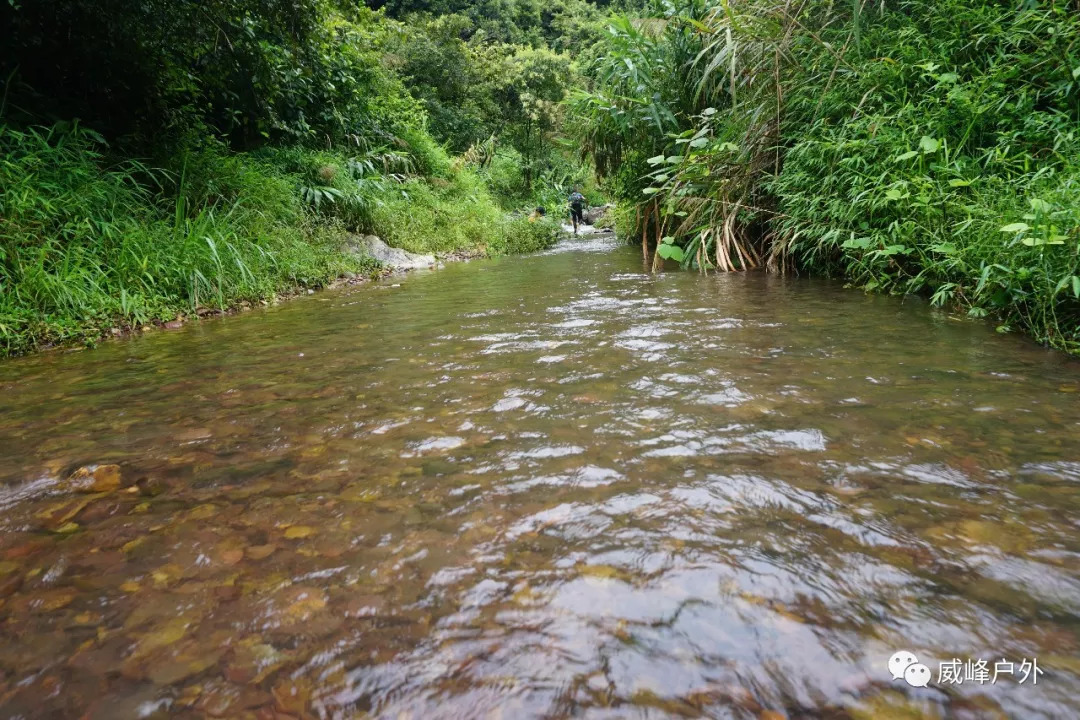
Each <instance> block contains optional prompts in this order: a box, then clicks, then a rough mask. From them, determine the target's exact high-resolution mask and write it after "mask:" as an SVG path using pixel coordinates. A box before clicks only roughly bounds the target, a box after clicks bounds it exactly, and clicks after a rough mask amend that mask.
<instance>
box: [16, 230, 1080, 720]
mask: <svg viewBox="0 0 1080 720" xmlns="http://www.w3.org/2000/svg"><path fill="white" fill-rule="evenodd" d="M1078 531H1080V363H1078V362H1076V361H1075V360H1074V359H1071V358H1068V357H1067V356H1065V355H1063V354H1059V353H1054V352H1050V351H1047V350H1045V349H1043V348H1040V347H1038V346H1036V345H1034V344H1032V343H1030V342H1029V341H1027V340H1024V339H1022V338H1019V337H1015V336H1011V335H1001V334H998V333H995V332H994V327H993V325H992V324H988V323H984V322H974V321H969V320H966V319H963V318H958V317H954V316H952V315H950V314H949V313H946V312H943V311H939V310H934V309H932V308H930V307H929V306H928V304H927V303H926V302H925V301H922V300H918V299H901V298H894V297H882V296H868V295H864V294H862V293H860V292H858V291H853V290H848V289H844V288H843V287H842V285H841V284H839V283H835V282H830V281H825V280H811V279H806V278H797V277H779V276H774V275H766V274H763V273H748V274H727V275H721V276H708V277H703V276H701V275H698V274H695V273H689V272H678V271H672V272H665V273H661V274H658V275H651V274H649V273H647V272H646V270H645V268H643V264H642V258H641V251H640V248H634V247H627V246H624V245H622V244H620V243H617V242H616V241H615V240H614V239H612V238H607V237H586V238H582V239H580V240H576V241H565V242H563V243H562V244H561V245H559V246H557V247H556V248H554V249H552V250H550V251H548V252H545V253H542V254H538V255H534V256H529V257H518V258H503V259H497V260H484V261H474V262H469V263H458V264H452V265H450V266H448V267H447V268H445V269H443V270H439V271H436V272H419V273H415V274H410V275H408V276H404V277H398V278H394V279H391V280H388V281H384V282H380V283H372V284H367V285H362V286H357V287H353V288H343V289H339V290H333V291H327V292H322V293H318V294H315V295H312V296H308V297H302V298H299V299H296V300H294V301H290V302H287V303H282V304H280V305H277V306H273V307H270V308H267V309H264V310H258V311H253V312H249V313H245V314H242V315H236V316H230V317H225V318H218V319H213V320H209V321H205V322H200V323H196V324H192V325H189V326H185V327H183V328H182V329H180V330H177V331H174V332H154V333H148V334H145V335H143V336H140V337H135V338H131V339H127V340H123V341H113V342H108V343H105V344H103V345H101V346H100V347H98V348H97V349H94V350H86V351H81V352H51V353H46V354H43V355H39V356H35V357H28V358H21V359H16V360H9V361H5V362H3V363H0V718H12V719H14V718H84V717H85V718H95V719H96V718H102V719H104V718H108V719H109V720H116V719H122V718H159V717H160V718H166V717H168V718H203V717H225V718H253V719H258V720H269V719H270V718H365V717H380V718H394V719H401V720H408V719H414V720H427V719H429V718H462V719H463V720H466V719H469V720H471V719H472V718H506V719H510V718H564V717H580V718H597V719H599V718H603V719H608V718H612V719H613V718H696V717H707V718H738V719H751V720H778V719H779V718H807V719H808V718H831V719H832V718H834V719H848V720H870V719H871V718H873V719H877V718H885V719H890V718H921V717H927V718H1025V719H1030V718H1076V717H1080V534H1078ZM900 650H906V651H910V652H912V653H914V655H915V656H917V657H918V660H919V661H920V662H921V663H923V664H925V665H926V666H927V667H929V668H930V669H931V671H932V676H933V677H932V679H931V680H930V682H929V684H928V685H927V686H926V687H915V686H912V685H911V684H910V683H909V682H908V681H906V680H904V679H903V678H900V679H894V678H893V676H892V673H891V672H890V670H889V667H888V661H889V658H890V657H891V656H892V655H893V653H895V652H897V651H900ZM953 660H956V661H957V662H958V663H961V664H964V665H966V666H967V669H969V670H970V672H969V673H968V678H966V679H965V678H964V672H963V671H961V672H960V676H961V680H962V682H959V683H956V682H951V681H950V680H951V677H947V676H945V677H943V676H942V672H943V671H944V672H948V670H947V668H953V669H955V668H956V667H957V666H955V665H950V663H951V662H952V661H953ZM979 660H985V661H988V665H983V666H980V665H978V664H977V663H978V661H979ZM1003 661H1007V662H1009V663H1011V664H1012V668H1011V672H1008V673H1006V672H1004V670H1005V669H1006V666H1004V665H1003V664H1002V665H1000V666H998V667H997V674H996V676H995V666H996V665H998V664H999V663H1002V662H1003ZM1030 661H1034V663H1036V664H1037V668H1038V670H1037V671H1034V672H1030V675H1029V676H1028V677H1027V678H1026V680H1025V681H1023V682H1021V680H1022V679H1024V675H1023V673H1022V672H1021V668H1022V667H1026V668H1027V669H1029V671H1030V670H1034V667H1035V665H1032V664H1027V665H1025V663H1026V662H1028V663H1030ZM980 668H988V669H989V673H990V677H991V678H992V679H993V681H991V679H988V678H987V677H985V676H983V675H981V672H980Z"/></svg>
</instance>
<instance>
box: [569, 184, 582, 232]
mask: <svg viewBox="0 0 1080 720" xmlns="http://www.w3.org/2000/svg"><path fill="white" fill-rule="evenodd" d="M568 203H569V205H570V219H571V220H572V221H573V223H574V237H577V234H578V225H582V224H584V223H585V216H584V215H585V196H584V195H582V194H581V190H580V189H579V188H576V187H575V188H574V192H572V193H570V198H569V200H568Z"/></svg>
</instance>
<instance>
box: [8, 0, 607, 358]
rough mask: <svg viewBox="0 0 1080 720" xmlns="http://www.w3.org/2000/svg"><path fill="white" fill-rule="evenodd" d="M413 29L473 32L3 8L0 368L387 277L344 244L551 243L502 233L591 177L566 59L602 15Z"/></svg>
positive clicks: (485, 19)
mask: <svg viewBox="0 0 1080 720" xmlns="http://www.w3.org/2000/svg"><path fill="white" fill-rule="evenodd" d="M398 9H400V10H402V11H404V10H409V11H415V10H433V11H437V12H443V13H447V12H449V13H451V14H444V15H443V16H432V15H429V14H425V15H423V16H419V15H410V16H409V18H408V21H407V22H405V23H402V22H398V21H395V20H391V19H388V18H387V17H385V15H384V14H383V13H380V12H374V11H372V10H370V9H368V8H366V7H364V6H363V5H360V4H355V3H336V2H327V1H326V0H299V1H298V2H292V1H289V2H284V0H221V2H216V3H211V4H206V3H195V2H192V1H191V0H179V1H178V2H173V3H161V2H149V3H134V4H133V3H127V4H124V3H119V4H118V3H114V2H111V1H109V0H87V1H86V2H75V0H55V1H54V2H44V0H28V1H26V2H20V3H6V4H5V3H0V26H3V27H4V28H5V30H6V31H7V32H6V34H5V39H6V40H8V42H5V43H3V44H0V77H3V78H4V85H3V88H2V93H0V243H2V244H0V291H2V295H0V352H3V353H14V352H22V351H25V350H29V349H32V348H34V347H39V346H41V345H44V344H48V343H53V342H57V341H65V340H74V339H86V340H93V339H94V338H96V337H98V336H99V335H100V334H101V333H103V332H106V331H108V330H110V329H114V328H117V327H127V326H132V325H142V324H146V323H151V322H155V321H162V320H170V319H172V318H173V317H175V316H176V315H177V314H178V313H184V314H191V313H197V312H204V311H205V310H206V308H210V307H216V308H219V309H220V308H224V307H228V306H231V305H233V304H236V303H238V302H242V301H254V300H262V299H267V298H270V297H272V296H274V295H275V294H278V293H282V292H286V293H287V292H291V291H293V290H295V289H296V288H299V287H305V286H312V285H320V284H322V283H324V282H326V281H327V280H329V279H331V278H333V277H335V276H337V275H338V274H340V273H342V272H348V271H358V270H365V269H366V268H367V267H368V265H369V264H366V263H364V262H361V261H358V260H356V259H355V258H352V257H350V256H348V254H345V253H343V252H342V249H341V248H342V239H343V238H342V236H343V235H344V233H346V232H370V233H375V234H378V235H380V236H382V237H384V238H385V239H387V240H388V241H389V242H391V243H393V244H397V245H399V246H402V247H405V248H409V249H413V250H423V251H459V250H470V251H472V250H474V249H476V248H478V247H480V248H486V249H487V250H488V251H489V252H491V253H503V252H518V251H526V250H531V249H536V248H540V247H544V246H546V245H547V244H548V243H550V242H551V241H552V240H553V239H554V237H555V233H554V227H555V225H554V223H552V222H549V221H545V222H540V223H527V222H525V221H523V220H520V219H510V218H507V217H506V216H504V214H503V210H511V209H517V208H520V207H522V206H524V205H531V204H532V203H534V202H535V201H536V198H537V197H540V196H542V197H543V198H545V199H547V198H550V199H551V201H552V203H553V204H554V203H555V201H556V196H557V194H558V193H563V192H565V189H566V187H565V186H566V183H567V182H568V181H569V178H570V177H574V178H575V179H579V178H581V177H583V175H584V174H586V173H585V172H584V171H585V168H584V167H583V166H582V165H581V164H580V163H577V162H570V161H568V160H567V153H565V152H564V151H563V150H562V149H560V148H559V147H558V145H557V141H558V139H559V134H560V131H561V129H562V113H561V101H562V99H563V97H564V96H565V94H566V92H567V89H568V88H569V87H570V86H571V85H572V84H573V83H574V82H575V79H576V76H575V74H574V71H573V63H572V60H571V58H570V56H569V55H568V54H567V52H565V50H567V49H569V48H577V47H581V44H582V43H587V42H592V41H594V40H595V38H596V36H597V35H596V33H597V32H598V31H599V25H598V23H597V18H598V13H597V11H596V10H595V8H593V6H592V5H589V4H587V3H584V2H582V1H581V0H556V3H555V4H554V5H550V4H549V5H544V6H542V5H540V4H538V3H536V2H534V1H533V0H514V1H512V2H492V3H487V4H481V5H475V4H458V5H454V4H453V3H450V4H447V5H445V6H440V7H435V6H430V7H427V6H425V7H420V6H418V5H417V6H409V7H405V6H404V5H403V6H401V7H400V8H398ZM564 33H565V36H564ZM590 38H592V39H591V40H590ZM552 48H557V50H556V49H552ZM72 116H74V117H78V118H80V119H79V121H77V122H72V121H68V120H67V118H70V117H72ZM91 127H92V128H94V131H92V130H89V129H87V128H91ZM95 131H96V132H95ZM99 133H100V134H99ZM447 147H449V148H450V149H451V150H453V151H454V152H461V151H465V150H467V149H468V151H467V152H466V153H465V156H463V157H462V158H459V159H456V160H455V159H452V158H451V157H450V155H449V153H448V151H447ZM497 154H499V155H500V156H501V157H503V158H508V160H506V161H499V160H497V159H496V155H497ZM133 158H139V159H138V160H135V159H133ZM493 161H495V162H494V165H493ZM489 182H490V183H491V184H492V186H493V187H494V188H495V194H494V195H493V193H492V192H491V190H489V187H488V185H487V183H489ZM559 202H560V203H561V199H559Z"/></svg>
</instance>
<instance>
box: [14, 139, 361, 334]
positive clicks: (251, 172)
mask: <svg viewBox="0 0 1080 720" xmlns="http://www.w3.org/2000/svg"><path fill="white" fill-rule="evenodd" d="M0 157H2V158H3V161H2V162H0V216H2V218H3V220H2V221H0V253H2V254H0V352H2V353H5V354H11V353H18V352H24V351H27V350H31V349H34V348H36V347H40V346H41V345H43V344H48V343H54V342H60V341H71V340H80V339H85V340H93V339H94V338H96V337H98V336H99V335H100V334H102V333H103V332H104V331H107V330H108V329H110V328H113V327H127V326H130V325H142V324H146V323H150V322H153V321H161V320H171V319H173V318H174V317H175V316H176V315H177V314H178V313H188V314H190V313H194V312H197V311H199V310H200V309H202V308H223V307H228V306H231V305H234V304H236V303H237V302H240V301H244V300H248V301H257V300H261V299H266V298H270V297H272V296H273V295H274V294H275V293H278V292H282V291H288V290H291V289H293V288H295V287H298V286H318V285H321V284H322V283H324V282H326V281H327V280H328V279H331V278H333V277H336V276H337V275H338V274H340V273H342V272H345V271H362V270H363V269H364V265H363V264H362V263H359V262H358V261H356V260H355V259H352V258H349V257H347V256H344V255H342V254H341V253H340V252H339V245H340V240H339V233H338V232H335V231H334V226H333V224H332V223H316V222H314V221H313V218H312V217H311V216H310V214H309V213H307V212H306V211H305V209H304V207H303V206H302V204H301V201H300V197H299V195H298V194H297V193H296V192H295V190H294V186H293V183H292V182H291V181H290V179H289V178H287V177H283V176H280V175H277V174H275V173H273V172H271V171H270V170H269V169H268V168H267V167H265V166H263V165H261V164H259V163H255V162H249V161H246V160H244V159H243V158H241V157H238V156H235V155H228V154H225V153H222V152H220V151H219V150H215V149H213V148H209V149H204V150H202V151H199V152H197V153H192V154H189V155H188V157H187V162H186V163H185V164H184V166H183V167H182V168H180V170H179V172H178V173H168V172H166V171H161V170H157V171H155V170H150V169H148V168H146V167H144V166H141V165H138V164H135V163H131V162H128V163H123V164H120V165H116V166H110V165H109V164H108V162H107V161H106V159H105V157H104V156H103V155H102V153H101V143H100V142H99V138H97V137H96V136H95V134H93V133H90V132H88V131H85V130H82V129H80V128H78V127H60V128H53V129H42V128H32V129H29V130H26V131H18V130H13V129H12V128H10V127H7V126H3V125H0ZM162 188H172V189H173V190H174V191H175V195H171V204H165V203H164V202H162V201H163V200H164V198H165V197H167V196H168V194H163V193H162V192H161V189H162Z"/></svg>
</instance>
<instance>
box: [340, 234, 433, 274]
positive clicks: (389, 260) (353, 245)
mask: <svg viewBox="0 0 1080 720" xmlns="http://www.w3.org/2000/svg"><path fill="white" fill-rule="evenodd" d="M345 247H346V250H347V251H348V252H352V253H363V254H364V255H369V256H371V257H372V258H374V259H376V260H378V261H379V262H380V263H382V264H383V265H387V266H389V267H393V268H398V269H401V270H415V269H417V268H426V267H431V266H432V265H434V264H435V256H434V255H421V254H420V253H411V252H409V251H408V250H402V249H401V248H393V247H390V246H389V245H387V244H386V243H384V242H383V241H382V240H381V239H379V238H378V237H377V236H375V235H364V236H360V235H350V236H349V237H348V240H347V241H346V245H345Z"/></svg>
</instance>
